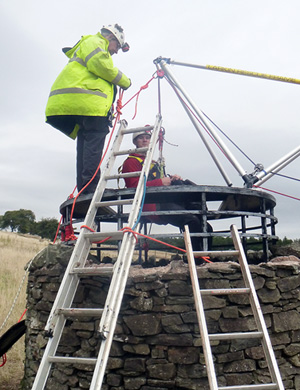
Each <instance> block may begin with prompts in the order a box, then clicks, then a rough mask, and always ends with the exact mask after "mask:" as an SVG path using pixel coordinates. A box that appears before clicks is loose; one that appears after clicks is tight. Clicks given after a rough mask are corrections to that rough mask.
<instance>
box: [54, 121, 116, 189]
mask: <svg viewBox="0 0 300 390" xmlns="http://www.w3.org/2000/svg"><path fill="white" fill-rule="evenodd" d="M47 123H49V124H50V125H51V126H53V127H55V128H56V129H58V130H60V131H62V132H63V133H64V134H67V135H68V134H70V133H71V132H72V131H73V129H74V127H75V126H76V125H79V131H78V134H77V166H76V167H77V190H78V191H80V190H81V189H82V188H83V187H84V186H85V185H86V184H87V183H88V182H89V181H90V180H91V178H92V177H93V175H94V173H95V172H96V169H97V168H98V165H99V163H100V160H101V157H102V152H103V147H104V143H105V138H106V135H107V134H108V132H109V120H108V117H101V116H82V115H55V116H49V117H47ZM99 178H100V170H99V171H98V173H97V175H96V176H95V179H94V180H93V181H92V182H91V183H90V184H89V186H88V187H87V188H86V189H85V191H84V193H90V192H94V191H95V189H96V187H97V184H98V181H99Z"/></svg>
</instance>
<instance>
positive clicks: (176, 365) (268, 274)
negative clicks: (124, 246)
mask: <svg viewBox="0 0 300 390" xmlns="http://www.w3.org/2000/svg"><path fill="white" fill-rule="evenodd" d="M71 251H72V248H68V247H64V246H60V245H50V246H49V247H48V248H46V249H45V250H44V251H43V252H42V253H40V254H39V255H38V256H37V257H36V258H35V259H34V261H33V263H32V266H31V271H30V275H29V281H28V311H27V320H26V322H27V333H26V360H25V375H24V380H23V386H22V389H23V390H29V389H31V385H32V382H33V379H34V377H35V375H36V372H37V369H38V365H39V361H40V359H41V357H42V354H43V350H44V347H45V344H46V342H47V338H46V337H45V335H44V332H43V329H44V325H45V323H46V320H47V318H48V315H49V312H50V309H51V307H52V305H53V302H54V299H55V296H56V292H57V290H58V288H59V285H60V282H61V279H62V276H63V273H64V270H65V268H66V265H67V262H68V260H69V257H70V254H71ZM250 269H251V273H252V277H253V281H254V284H255V287H256V289H257V294H258V297H259V299H260V302H261V307H262V310H263V313H264V316H265V321H266V325H267V327H268V330H269V332H270V335H271V341H272V344H273V348H274V351H275V355H276V358H277V361H278V364H279V368H280V372H281V375H282V378H283V381H284V385H285V389H286V390H288V389H300V307H299V305H300V295H299V291H300V274H299V269H300V260H299V259H298V258H297V257H295V256H288V257H278V258H276V259H274V260H273V261H270V262H268V263H265V264H260V265H251V266H250ZM197 272H198V276H199V281H200V285H201V287H202V288H206V289H211V288H234V287H242V286H243V283H242V279H241V274H240V268H239V265H238V264H237V263H235V262H226V263H214V264H206V265H202V266H198V267H197ZM108 286H109V279H108V278H107V277H106V278H105V277H99V276H98V277H93V278H85V279H83V283H82V286H81V287H80V288H79V290H78V292H77V294H76V297H75V302H74V306H76V307H103V305H104V302H105V296H106V293H107V290H108ZM204 304H205V308H206V317H207V324H208V329H209V332H210V333H221V332H235V331H252V330H256V328H255V323H254V319H253V316H252V312H251V310H250V307H249V302H248V298H247V297H246V296H241V295H231V296H229V297H228V296H205V297H204ZM98 324H99V319H91V318H81V319H80V320H78V321H75V320H72V321H71V320H68V321H67V324H66V325H67V326H66V329H65V330H66V331H65V332H64V334H63V336H62V340H61V345H60V346H59V349H58V354H63V355H67V356H79V357H94V356H96V354H97V351H98V349H99V338H98V334H97V327H98ZM212 350H213V355H214V361H215V367H216V371H217V374H218V382H219V386H233V385H241V384H253V383H268V382H270V378H269V376H268V370H267V368H266V361H265V359H264V355H263V351H262V348H261V346H260V345H259V342H258V340H255V339H248V340H233V341H230V342H229V341H221V342H219V341H218V342H217V341H214V342H213V347H212ZM92 371H93V368H92V367H91V366H80V365H76V364H75V365H74V366H67V365H55V366H53V370H52V374H51V378H50V379H49V380H48V383H47V387H46V389H47V390H58V389H59V390H69V389H70V390H71V389H72V390H73V389H74V390H79V389H81V390H82V389H88V388H89V383H90V380H91V376H92ZM102 389H103V390H108V389H112V390H125V389H126V390H134V389H137V390H139V389H140V390H154V389H157V390H167V389H193V390H194V389H195V390H198V389H199V390H200V389H201V390H205V389H208V383H207V377H206V369H205V363H204V356H203V351H202V348H201V338H200V335H199V327H198V324H197V317H196V312H195V308H194V299H193V294H192V287H191V283H190V278H189V271H188V266H187V264H185V263H184V262H183V261H182V260H174V261H172V262H171V263H170V264H168V265H166V266H162V267H154V268H148V269H144V268H142V267H141V266H132V267H131V271H130V276H129V280H128V284H127V288H126V293H125V296H124V300H123V303H122V309H121V312H120V315H119V318H118V324H117V327H116V332H115V341H114V342H113V345H112V348H111V353H110V358H109V362H108V366H107V375H106V376H105V384H104V385H103V387H102Z"/></svg>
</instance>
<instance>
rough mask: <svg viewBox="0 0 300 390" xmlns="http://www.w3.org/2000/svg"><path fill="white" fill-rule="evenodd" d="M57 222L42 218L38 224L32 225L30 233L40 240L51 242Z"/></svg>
mask: <svg viewBox="0 0 300 390" xmlns="http://www.w3.org/2000/svg"><path fill="white" fill-rule="evenodd" d="M57 226H58V221H57V219H55V218H42V219H41V220H40V221H39V222H36V223H35V224H34V230H33V231H32V233H34V234H38V235H39V236H41V237H42V238H49V240H53V239H54V237H55V234H56V230H57Z"/></svg>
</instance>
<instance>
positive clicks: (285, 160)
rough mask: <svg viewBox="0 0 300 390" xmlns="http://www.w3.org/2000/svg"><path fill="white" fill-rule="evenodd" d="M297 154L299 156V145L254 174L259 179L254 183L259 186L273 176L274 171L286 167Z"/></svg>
mask: <svg viewBox="0 0 300 390" xmlns="http://www.w3.org/2000/svg"><path fill="white" fill-rule="evenodd" d="M299 156H300V145H299V146H298V147H297V148H295V149H294V150H292V151H291V152H289V153H287V154H286V155H285V156H283V157H282V158H281V159H280V160H278V161H277V162H275V163H274V164H272V165H270V166H269V167H268V168H266V169H264V170H262V171H260V172H258V173H257V174H256V175H255V176H256V177H257V178H258V179H259V180H258V181H257V182H255V185H256V186H260V185H261V184H262V183H264V182H265V181H267V180H269V179H270V178H271V177H273V176H274V174H275V173H277V172H279V171H281V169H283V168H284V167H286V166H287V165H288V164H290V163H291V162H292V161H294V160H295V159H296V158H297V157H299Z"/></svg>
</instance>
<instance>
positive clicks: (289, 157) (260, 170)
mask: <svg viewBox="0 0 300 390" xmlns="http://www.w3.org/2000/svg"><path fill="white" fill-rule="evenodd" d="M154 64H155V65H156V68H157V69H158V70H162V71H163V72H164V76H166V77H167V79H168V80H169V81H170V83H171V85H172V86H173V88H174V89H176V93H177V90H179V91H180V92H181V94H182V95H183V96H184V97H185V99H186V101H187V102H188V103H189V105H190V106H191V107H192V109H193V110H194V112H195V113H196V114H197V116H198V118H199V121H200V124H202V125H201V126H200V124H199V122H198V121H197V120H196V119H195V117H194V116H193V115H192V113H191V112H190V111H189V109H188V108H187V106H186V105H185V102H184V101H183V100H182V99H179V100H180V102H181V104H182V105H183V107H184V109H185V111H186V112H187V114H188V116H189V118H190V119H191V122H192V124H193V125H194V127H195V128H196V130H197V132H198V134H199V135H200V137H201V139H202V141H203V143H204V145H205V147H206V149H207V150H208V152H209V154H210V155H211V157H212V159H213V161H214V162H215V164H216V166H217V168H218V169H219V171H220V173H221V175H222V176H223V178H224V180H225V182H226V184H227V185H228V186H232V182H231V180H230V179H229V177H228V175H227V174H226V172H225V170H224V168H223V167H222V165H221V163H220V161H219V160H218V158H217V156H216V155H215V153H214V152H213V150H212V149H211V147H210V145H209V144H208V142H207V141H206V139H205V137H204V135H203V128H202V126H204V127H205V128H206V129H207V131H208V132H209V133H210V135H211V137H212V138H213V139H214V141H215V143H216V144H217V145H218V147H219V148H220V149H221V150H222V151H223V153H224V154H225V155H226V156H227V158H228V160H229V162H230V163H231V165H232V166H233V167H234V168H235V169H236V171H237V172H238V173H239V175H240V176H241V177H242V179H243V180H244V186H245V187H247V188H252V187H253V186H254V184H255V186H256V187H257V186H259V185H261V184H262V183H264V182H266V181H267V180H269V179H270V178H271V177H273V176H274V175H275V174H276V173H278V172H279V171H281V170H282V169H283V168H284V167H286V166H287V165H288V164H290V163H291V162H292V161H294V160H295V159H296V158H297V157H299V156H300V145H299V146H297V147H296V148H295V149H293V150H292V151H291V152H289V153H287V154H286V155H285V156H283V157H282V158H280V159H279V160H278V161H276V162H275V163H273V164H271V165H270V166H269V167H267V168H264V167H262V166H260V165H257V166H256V167H255V170H254V172H253V173H247V172H246V170H245V169H244V168H243V167H242V166H241V165H240V163H239V162H238V161H237V159H236V158H235V157H234V155H233V154H232V152H231V151H230V150H229V149H228V147H227V146H226V144H225V143H224V142H223V140H222V139H221V138H220V137H219V135H218V134H217V132H216V131H215V129H214V127H213V126H212V125H211V123H210V122H209V121H208V119H207V117H206V116H205V115H204V114H203V112H202V111H201V110H200V109H199V108H198V107H197V105H196V103H195V102H194V101H193V99H192V98H191V97H190V96H189V94H188V93H187V92H186V90H185V89H184V88H183V86H182V85H181V84H180V83H179V81H178V80H177V79H176V77H175V76H174V74H173V73H172V71H171V70H170V67H169V64H173V65H181V66H187V67H193V68H200V69H208V70H219V69H217V68H216V67H209V66H203V65H194V64H188V63H183V62H177V61H173V60H171V59H169V58H162V57H158V58H156V59H155V60H154ZM226 69H227V68H222V70H220V71H222V72H224V71H226ZM227 71H228V73H235V74H242V73H238V72H232V70H230V69H228V70H227ZM247 73H248V74H244V75H246V76H249V75H250V76H253V77H260V78H269V79H273V80H277V81H285V80H284V78H279V77H277V78H276V77H275V76H273V78H271V77H270V75H268V76H269V77H263V76H264V75H263V74H257V76H256V74H254V73H253V74H249V73H250V72H247ZM266 76H267V75H266ZM287 82H290V81H287Z"/></svg>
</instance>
